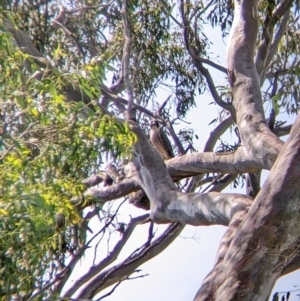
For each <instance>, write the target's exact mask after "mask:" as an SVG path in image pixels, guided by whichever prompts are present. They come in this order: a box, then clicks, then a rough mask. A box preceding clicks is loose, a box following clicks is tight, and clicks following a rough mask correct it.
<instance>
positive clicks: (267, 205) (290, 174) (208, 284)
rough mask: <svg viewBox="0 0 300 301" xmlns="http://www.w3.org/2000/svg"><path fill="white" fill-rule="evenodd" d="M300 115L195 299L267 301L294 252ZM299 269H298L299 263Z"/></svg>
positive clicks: (299, 229) (299, 204) (298, 229)
mask: <svg viewBox="0 0 300 301" xmlns="http://www.w3.org/2000/svg"><path fill="white" fill-rule="evenodd" d="M299 127H300V116H298V118H297V120H296V122H295V124H294V126H293V128H292V131H291V134H290V136H289V138H288V140H287V142H286V144H285V145H284V147H283V149H282V151H281V153H280V155H279V157H278V159H277V161H276V163H275V165H274V167H273V168H272V170H271V172H270V175H269V177H268V179H267V181H266V182H265V184H264V185H263V187H262V189H261V191H260V193H259V194H258V196H257V198H256V199H255V201H254V203H253V205H252V207H251V208H250V210H249V212H248V214H247V215H246V217H245V219H244V220H243V222H242V223H241V226H240V227H239V229H238V230H237V231H236V235H235V236H234V238H233V240H232V242H231V243H230V246H229V248H228V251H227V252H226V254H225V255H224V256H223V257H224V258H223V260H222V262H220V263H219V264H217V265H216V266H215V268H214V269H213V271H212V272H211V273H210V275H209V276H208V277H207V278H206V279H205V281H204V283H203V285H202V287H201V289H200V290H199V292H198V293H197V296H196V298H195V300H197V301H201V300H207V296H210V300H216V301H217V300H224V299H226V300H245V301H247V300H249V301H250V300H259V301H260V300H261V301H264V300H266V299H267V297H268V296H269V294H270V293H271V290H272V288H273V286H274V284H275V282H276V280H277V279H278V278H279V277H280V276H281V275H282V274H285V273H286V272H287V271H288V269H286V268H285V267H291V263H293V266H294V267H295V262H294V258H296V257H297V256H298V253H299V239H300V220H299V218H298V215H297V214H295V212H300V190H299V186H300V132H299ZM298 266H299V265H298Z"/></svg>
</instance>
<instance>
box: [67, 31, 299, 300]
mask: <svg viewBox="0 0 300 301" xmlns="http://www.w3.org/2000/svg"><path fill="white" fill-rule="evenodd" d="M205 34H206V35H207V36H208V37H211V38H212V42H213V43H214V46H212V48H211V49H212V51H217V55H216V56H215V57H212V59H213V60H214V61H215V62H218V63H220V64H222V65H223V66H226V63H225V48H226V45H225V42H224V41H223V40H222V39H221V35H220V34H219V33H218V31H217V30H212V29H211V28H210V27H207V29H205ZM212 77H213V78H214V81H215V84H217V85H218V84H222V83H224V82H225V80H226V79H225V77H224V74H222V73H220V72H218V71H213V72H212ZM164 93H165V96H164V95H163V93H160V97H161V99H160V100H161V101H163V100H165V99H166V98H167V96H168V93H167V92H164ZM211 101H212V98H211V96H210V95H209V93H206V94H205V95H202V96H200V97H198V98H197V108H195V109H194V110H192V111H191V113H190V114H189V115H188V118H187V120H189V121H190V122H192V125H188V126H189V127H192V128H194V129H195V130H196V131H195V133H196V134H197V135H198V136H199V142H198V145H196V147H197V148H198V150H199V151H201V149H202V148H203V146H204V143H205V142H206V140H207V138H208V136H209V132H210V131H211V130H212V129H213V127H214V125H210V126H208V124H209V123H210V121H211V120H213V119H214V118H215V117H216V112H217V110H218V108H217V106H215V105H208V104H209V103H210V102H211ZM174 110H175V109H174ZM184 127H185V125H184ZM222 138H224V139H225V140H227V141H228V140H231V139H232V138H233V139H236V137H235V134H233V136H232V137H231V134H230V133H228V134H226V135H224V137H222ZM266 174H267V173H265V176H266ZM226 191H230V187H229V188H227V190H226ZM234 192H242V193H244V189H240V190H234ZM127 210H128V211H127V213H125V215H126V216H127V217H128V218H129V215H131V216H138V215H142V214H144V213H145V212H144V211H143V210H139V209H137V208H134V207H133V206H130V205H129V206H128V209H127ZM147 229H148V225H145V226H140V227H139V229H138V231H135V235H134V236H133V237H132V238H131V240H130V242H129V243H128V246H127V247H126V249H125V250H124V252H123V253H122V254H124V253H125V254H126V253H128V252H132V251H133V250H134V249H135V248H137V247H138V246H140V244H141V243H142V242H144V241H145V240H146V237H147V235H148V230H147ZM225 230H226V228H225V227H222V226H209V227H192V226H187V227H186V228H185V230H184V231H183V232H182V233H181V235H180V236H179V237H178V238H177V239H176V240H175V242H174V243H173V244H172V245H170V246H169V247H168V248H167V249H166V250H165V251H164V252H163V253H161V254H160V255H158V256H157V257H155V258H154V259H152V260H150V261H149V262H147V263H145V264H144V265H142V266H141V267H140V268H141V269H142V272H141V273H139V274H137V275H136V276H138V275H142V274H149V276H147V277H144V278H139V279H135V280H130V281H126V282H124V283H123V284H121V285H120V286H119V287H118V288H117V289H116V290H115V292H114V293H113V294H112V295H111V296H109V297H106V298H105V299H104V300H108V301H168V300H172V301H187V300H193V298H194V296H195V294H196V292H197V290H198V289H199V287H200V285H201V283H202V281H203V279H204V277H205V276H206V275H207V274H208V273H209V271H210V270H211V268H212V267H213V263H214V260H215V255H216V252H217V248H218V245H219V241H220V239H221V237H222V235H223V233H224V232H225ZM114 239H118V237H117V236H115V237H114ZM102 251H103V254H105V252H106V250H104V249H103V250H102ZM100 255H101V254H98V256H99V258H100V257H101V258H102V256H100ZM123 256H124V255H123ZM123 256H122V255H121V256H120V259H122V258H124V257H123ZM101 258H100V259H101ZM92 259H93V253H92V252H90V254H88V255H87V256H86V257H85V260H84V261H83V262H82V263H81V266H80V267H79V268H77V269H76V271H75V273H74V276H73V277H72V278H73V279H74V278H76V277H78V276H79V275H80V274H82V273H83V272H84V271H85V270H86V269H87V268H88V267H89V266H90V264H91V261H92ZM299 276H300V273H299V272H297V273H293V274H290V275H288V276H286V277H284V278H283V279H281V280H280V281H278V283H277V284H276V286H275V290H274V292H275V291H288V290H291V291H292V290H293V289H295V288H294V287H293V286H294V285H300V279H299ZM110 289H111V288H110ZM110 289H108V290H106V291H104V292H101V293H100V294H99V296H102V295H104V294H105V293H106V292H107V291H109V290H110ZM272 294H273V293H272ZM94 299H95V300H96V299H97V298H94ZM280 300H281V297H280ZM297 300H299V299H298V297H297V296H296V293H292V294H291V297H290V301H297Z"/></svg>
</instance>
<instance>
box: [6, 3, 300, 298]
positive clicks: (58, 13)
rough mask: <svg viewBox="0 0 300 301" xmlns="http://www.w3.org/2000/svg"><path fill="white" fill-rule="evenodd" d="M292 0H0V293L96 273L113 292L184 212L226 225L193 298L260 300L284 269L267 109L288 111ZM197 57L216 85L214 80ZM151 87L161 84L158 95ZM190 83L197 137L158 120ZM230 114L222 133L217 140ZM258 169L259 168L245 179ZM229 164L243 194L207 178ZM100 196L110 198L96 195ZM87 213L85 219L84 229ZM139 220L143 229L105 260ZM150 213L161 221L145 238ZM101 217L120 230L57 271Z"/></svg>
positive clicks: (293, 72) (291, 219)
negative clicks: (200, 105) (228, 141)
mask: <svg viewBox="0 0 300 301" xmlns="http://www.w3.org/2000/svg"><path fill="white" fill-rule="evenodd" d="M298 7H299V1H292V0H290V1H279V0H278V1H255V0H247V1H246V0H244V1H243V0H239V1H238V0H236V1H235V2H234V3H233V2H232V1H222V0H221V1H218V0H212V1H197V0H196V1H189V0H186V1H184V0H179V1H171V0H170V1H167V0H154V1H151V2H149V1H144V0H132V1H126V0H118V1H101V3H100V4H99V3H98V2H97V1H94V0H88V1H81V0H72V1H71V0H70V1H63V2H61V3H60V5H58V4H57V1H52V0H35V1H31V0H22V1H7V3H3V4H2V7H1V27H0V30H1V35H0V38H1V43H0V51H1V56H0V60H1V72H0V75H1V78H0V80H1V89H0V94H1V96H0V101H1V165H2V169H1V173H0V178H1V191H2V193H1V203H0V204H1V207H0V214H1V223H0V227H1V228H0V229H1V238H0V244H1V249H0V256H1V260H0V275H1V277H0V279H1V280H0V296H1V298H2V299H3V300H7V299H14V300H55V299H57V298H63V299H65V300H67V299H69V298H73V297H74V296H75V297H76V299H84V300H87V299H92V298H94V297H95V296H96V295H98V294H99V293H100V292H101V291H102V290H104V289H106V288H108V287H110V286H113V289H112V291H111V292H110V293H113V290H114V289H115V287H116V286H118V285H119V284H120V283H121V282H122V281H123V280H125V279H129V278H130V276H131V275H132V274H133V273H135V272H136V271H137V268H138V267H139V266H140V265H141V264H142V263H144V262H146V261H148V260H150V259H151V258H153V257H155V256H157V255H158V254H159V253H161V252H162V251H163V250H164V249H165V248H167V247H168V246H169V245H170V244H171V243H172V242H173V241H174V239H175V238H176V237H177V236H178V235H179V233H180V232H181V231H182V229H183V228H184V226H185V225H187V224H189V225H194V226H202V225H224V226H228V230H227V231H226V233H225V235H224V237H223V238H222V240H221V241H220V247H219V250H218V254H217V260H216V263H215V266H214V267H213V269H212V271H211V272H210V274H209V275H208V276H207V277H206V279H205V280H204V282H203V284H202V286H201V287H200V288H199V291H198V292H197V293H196V296H195V300H224V299H226V300H263V301H264V300H266V299H267V298H268V297H269V294H270V292H271V290H272V287H273V286H274V284H275V281H276V280H277V279H278V278H279V277H280V276H282V275H285V274H286V273H289V272H291V271H295V270H296V269H298V268H299V262H300V261H299V238H300V232H299V231H300V230H299V229H300V227H299V226H300V225H299V223H300V219H299V217H298V215H299V212H300V211H299V210H300V208H299V196H300V195H299V189H298V187H299V145H300V144H299V141H300V137H299V130H298V128H299V126H300V124H299V122H300V120H299V118H297V119H296V121H295V123H294V125H292V124H286V123H287V120H281V119H280V115H279V114H280V113H282V112H286V113H287V114H288V115H290V116H291V117H292V116H295V115H296V114H297V111H298V103H299V91H298V89H297V88H298V87H297V83H298V82H299V51H298V47H297V45H299V22H298V19H299V9H298ZM207 26H212V27H219V28H220V29H221V32H222V36H223V37H226V36H227V35H228V41H227V66H221V65H219V64H217V63H216V62H214V61H212V60H211V57H212V56H213V54H212V53H211V50H210V40H209V37H207V36H206V34H205V28H206V27H207ZM208 67H209V69H208ZM212 68H215V69H216V70H218V71H219V72H220V73H221V74H223V76H224V78H226V79H227V82H228V84H227V85H226V86H219V87H218V86H216V85H215V83H214V80H213V78H212V76H211V74H210V70H211V69H212ZM160 88H164V89H168V91H169V94H170V95H169V97H167V98H166V99H163V100H162V99H160V98H159V96H157V94H158V91H159V89H160ZM206 91H209V92H210V93H211V96H212V97H213V100H214V102H215V104H216V105H217V106H219V108H220V114H219V115H218V116H217V117H216V119H215V122H217V123H218V124H217V126H216V128H215V130H214V131H213V132H212V133H211V134H210V137H209V139H208V141H205V142H204V147H203V151H202V152H199V151H196V149H195V148H194V147H193V143H194V140H193V139H194V138H195V137H196V133H193V131H192V130H191V129H189V130H185V131H180V132H178V133H176V130H174V127H173V126H174V123H175V122H178V121H180V120H184V119H185V118H186V115H187V113H188V112H189V111H191V110H195V111H197V107H196V104H197V97H196V96H197V94H203V93H205V92H206ZM174 107H175V108H176V110H171V109H172V108H174ZM269 108H271V109H269ZM174 112H175V113H174ZM202 113H203V114H204V112H202ZM265 115H267V116H265ZM150 119H155V120H156V121H157V122H159V123H160V125H161V126H164V127H166V129H167V131H168V133H169V135H170V138H171V140H172V143H173V145H174V153H175V154H176V155H175V157H174V158H171V159H169V160H166V161H164V160H163V159H162V157H161V156H160V154H159V153H158V152H157V151H156V150H155V148H153V147H152V146H151V144H150V142H149V140H148V135H149V126H148V125H149V124H150ZM231 129H234V130H235V132H236V133H237V139H236V143H235V144H234V145H224V144H223V143H221V144H220V145H218V139H219V138H220V137H221V136H222V135H223V134H224V133H225V132H226V131H228V130H231ZM288 134H289V138H288V140H287V142H286V143H284V142H283V141H282V140H280V138H279V137H281V136H283V135H288ZM214 150H215V151H214ZM216 150H217V151H216ZM262 170H270V175H269V177H268V179H267V180H266V182H265V183H264V184H263V186H262V187H260V184H261V183H260V172H261V171H262ZM241 175H242V177H241ZM244 175H245V176H244ZM237 179H239V180H240V181H245V182H246V185H247V194H237V193H234V191H232V192H230V193H222V190H223V189H224V188H225V187H226V186H227V185H228V184H230V183H231V182H232V181H238V180H237ZM207 184H209V187H207ZM113 200H117V202H118V203H119V206H118V208H117V209H115V210H113V211H112V210H107V208H109V206H108V207H106V206H107V204H109V203H110V202H111V201H113ZM124 202H130V203H131V204H132V205H134V206H137V207H139V208H141V215H140V216H136V217H133V218H132V219H131V220H130V222H129V223H128V224H125V223H124V222H122V221H121V220H120V219H119V218H118V212H119V210H122V204H123V203H124ZM143 210H146V211H147V212H143ZM93 217H98V219H99V220H100V221H101V223H102V228H101V229H90V227H89V222H90V220H91V219H92V218H93ZM144 223H149V231H148V232H149V234H148V239H147V240H146V241H145V243H144V244H143V245H142V246H141V247H139V248H138V249H136V248H135V249H134V250H133V253H132V254H131V255H130V256H128V257H127V258H125V259H124V260H123V261H122V262H121V263H116V264H113V263H114V262H115V260H116V258H117V256H118V255H119V253H120V252H121V250H122V249H123V247H124V246H125V245H126V244H127V243H128V239H129V237H130V236H131V235H132V233H133V232H134V230H135V228H136V227H137V226H138V225H139V224H144ZM153 223H158V224H159V223H168V224H170V225H169V226H168V227H167V229H166V230H165V232H164V233H163V234H162V235H160V236H159V237H156V238H155V237H154V232H153ZM107 231H109V232H112V231H116V232H117V233H121V236H120V239H119V241H118V242H117V243H116V244H115V245H111V246H110V250H109V251H110V252H109V253H108V256H107V257H104V258H97V260H96V261H95V262H94V264H93V265H92V266H91V267H90V268H89V269H88V271H87V272H86V273H84V274H83V275H82V276H81V277H80V278H78V279H77V280H76V281H74V282H73V283H72V285H67V283H68V280H69V279H70V276H71V273H72V271H73V270H74V268H75V267H76V265H77V264H78V262H79V260H80V259H81V258H83V256H84V254H85V252H86V250H87V249H88V248H89V247H90V246H91V244H95V243H96V245H103V244H106V242H102V240H101V237H103V235H104V234H105V232H107ZM89 232H93V233H92V234H89V235H88V233H89ZM99 237H100V238H99ZM110 293H108V294H110ZM75 297H74V298H75Z"/></svg>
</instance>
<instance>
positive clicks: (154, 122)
mask: <svg viewBox="0 0 300 301" xmlns="http://www.w3.org/2000/svg"><path fill="white" fill-rule="evenodd" d="M150 127H151V129H155V128H158V127H159V124H158V121H157V120H156V119H152V120H151V121H150Z"/></svg>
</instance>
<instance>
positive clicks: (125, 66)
mask: <svg viewBox="0 0 300 301" xmlns="http://www.w3.org/2000/svg"><path fill="white" fill-rule="evenodd" d="M127 13H128V12H127V0H122V11H121V15H122V20H123V29H124V39H125V43H124V47H123V58H122V77H123V78H124V83H125V88H126V92H127V97H128V108H127V110H128V114H129V118H130V119H135V117H134V116H131V114H133V111H132V109H133V87H132V83H131V81H130V78H129V60H130V52H131V42H132V41H131V37H130V29H129V26H130V25H129V22H128V15H127ZM133 115H134V114H133Z"/></svg>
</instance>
